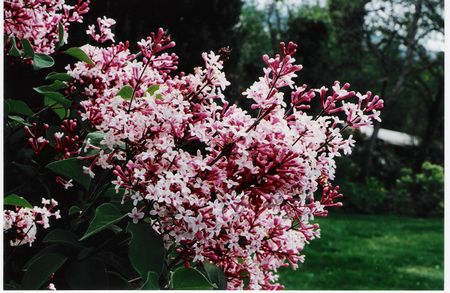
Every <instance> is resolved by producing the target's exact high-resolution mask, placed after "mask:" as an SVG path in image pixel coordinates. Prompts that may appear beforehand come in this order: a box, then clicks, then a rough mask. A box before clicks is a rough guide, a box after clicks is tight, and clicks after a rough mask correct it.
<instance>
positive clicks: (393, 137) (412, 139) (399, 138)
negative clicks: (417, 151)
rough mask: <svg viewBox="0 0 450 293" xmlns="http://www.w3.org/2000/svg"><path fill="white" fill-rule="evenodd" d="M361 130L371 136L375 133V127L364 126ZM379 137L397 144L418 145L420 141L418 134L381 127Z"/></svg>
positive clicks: (364, 134)
mask: <svg viewBox="0 0 450 293" xmlns="http://www.w3.org/2000/svg"><path fill="white" fill-rule="evenodd" d="M359 131H360V132H361V134H362V135H363V136H366V137H370V136H371V135H372V133H373V127H372V126H364V127H361V128H360V129H359ZM378 139H380V140H382V141H384V142H386V143H388V144H393V145H397V146H418V145H419V143H420V141H419V139H418V138H417V137H416V136H413V135H409V134H407V133H403V132H399V131H394V130H389V129H384V128H381V129H380V131H379V132H378Z"/></svg>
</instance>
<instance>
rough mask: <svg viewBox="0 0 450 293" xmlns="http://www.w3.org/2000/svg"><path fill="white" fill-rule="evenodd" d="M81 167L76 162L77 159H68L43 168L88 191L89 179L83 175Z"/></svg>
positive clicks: (77, 161) (78, 161)
mask: <svg viewBox="0 0 450 293" xmlns="http://www.w3.org/2000/svg"><path fill="white" fill-rule="evenodd" d="M82 166H83V165H82V164H81V162H80V160H77V158H70V159H67V160H61V161H55V162H52V163H50V164H48V165H47V166H45V167H46V168H47V169H50V170H52V171H53V172H55V173H56V174H58V175H63V176H66V177H69V178H71V179H73V180H74V181H76V182H78V183H80V184H81V185H82V186H83V187H84V188H86V189H88V187H89V183H90V182H91V178H90V177H89V175H87V174H84V173H83V170H82Z"/></svg>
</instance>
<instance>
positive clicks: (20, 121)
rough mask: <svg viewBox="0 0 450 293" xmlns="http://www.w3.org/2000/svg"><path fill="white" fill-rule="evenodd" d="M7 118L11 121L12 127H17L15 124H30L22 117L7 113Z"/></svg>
mask: <svg viewBox="0 0 450 293" xmlns="http://www.w3.org/2000/svg"><path fill="white" fill-rule="evenodd" d="M8 119H9V120H11V121H13V122H14V124H15V125H13V128H15V127H17V126H25V125H27V126H30V125H31V124H30V123H28V122H26V121H25V119H23V118H22V117H20V116H15V115H9V116H8Z"/></svg>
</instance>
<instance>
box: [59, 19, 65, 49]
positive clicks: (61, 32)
mask: <svg viewBox="0 0 450 293" xmlns="http://www.w3.org/2000/svg"><path fill="white" fill-rule="evenodd" d="M62 45H64V27H63V25H62V24H61V22H58V48H59V47H62Z"/></svg>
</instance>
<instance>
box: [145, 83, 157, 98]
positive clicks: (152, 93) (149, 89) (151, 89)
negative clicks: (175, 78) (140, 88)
mask: <svg viewBox="0 0 450 293" xmlns="http://www.w3.org/2000/svg"><path fill="white" fill-rule="evenodd" d="M157 90H159V85H158V84H154V85H152V86H151V87H149V88H148V89H147V93H149V94H150V95H151V96H153V95H154V94H155V92H156V91H157Z"/></svg>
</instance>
